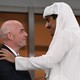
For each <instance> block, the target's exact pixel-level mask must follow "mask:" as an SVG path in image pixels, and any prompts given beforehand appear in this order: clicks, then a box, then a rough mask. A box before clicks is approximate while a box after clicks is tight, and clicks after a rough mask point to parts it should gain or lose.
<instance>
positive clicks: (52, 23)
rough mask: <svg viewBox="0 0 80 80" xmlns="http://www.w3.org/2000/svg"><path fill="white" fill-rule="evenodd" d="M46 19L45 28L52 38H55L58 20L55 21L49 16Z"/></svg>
mask: <svg viewBox="0 0 80 80" xmlns="http://www.w3.org/2000/svg"><path fill="white" fill-rule="evenodd" d="M45 19H46V25H45V27H46V28H47V29H49V30H50V33H51V36H53V35H54V31H55V28H56V20H54V19H53V17H52V16H47V17H46V18H45Z"/></svg>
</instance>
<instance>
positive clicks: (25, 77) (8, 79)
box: [0, 45, 31, 80]
mask: <svg viewBox="0 0 80 80" xmlns="http://www.w3.org/2000/svg"><path fill="white" fill-rule="evenodd" d="M1 48H5V49H7V50H9V51H10V52H12V51H11V50H10V49H9V48H8V47H6V46H5V45H2V47H1ZM12 54H13V53H12ZM0 80H31V77H30V74H29V72H28V71H16V70H15V64H14V63H11V62H8V61H6V60H0Z"/></svg>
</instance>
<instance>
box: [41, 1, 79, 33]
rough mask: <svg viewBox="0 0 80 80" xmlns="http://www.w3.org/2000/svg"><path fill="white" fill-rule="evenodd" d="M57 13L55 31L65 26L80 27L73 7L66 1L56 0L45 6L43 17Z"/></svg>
mask: <svg viewBox="0 0 80 80" xmlns="http://www.w3.org/2000/svg"><path fill="white" fill-rule="evenodd" d="M52 14H57V15H58V17H57V20H56V30H55V33H57V32H58V31H61V30H63V29H65V28H68V29H69V28H72V29H74V28H75V29H79V24H78V22H77V20H76V18H75V15H74V13H73V11H72V9H71V7H70V6H69V5H68V4H66V3H64V2H56V3H53V4H52V5H51V6H48V7H46V8H45V10H44V13H43V18H45V17H46V16H49V15H52Z"/></svg>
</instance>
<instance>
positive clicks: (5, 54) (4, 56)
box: [0, 49, 15, 63]
mask: <svg viewBox="0 0 80 80" xmlns="http://www.w3.org/2000/svg"><path fill="white" fill-rule="evenodd" d="M0 60H7V61H9V62H12V63H14V62H15V56H14V55H13V54H12V53H10V52H9V51H8V50H6V49H2V50H0Z"/></svg>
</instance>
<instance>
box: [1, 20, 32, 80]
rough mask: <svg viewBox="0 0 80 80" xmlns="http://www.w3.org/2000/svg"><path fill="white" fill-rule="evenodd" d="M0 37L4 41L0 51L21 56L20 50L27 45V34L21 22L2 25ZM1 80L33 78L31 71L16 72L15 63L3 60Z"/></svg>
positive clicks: (11, 21)
mask: <svg viewBox="0 0 80 80" xmlns="http://www.w3.org/2000/svg"><path fill="white" fill-rule="evenodd" d="M0 37H1V39H2V40H3V45H2V46H1V48H0V49H6V50H8V51H9V52H11V53H12V54H14V56H15V57H16V56H19V50H20V48H22V47H23V46H25V44H26V37H27V33H26V32H25V30H24V27H23V25H22V24H21V23H20V22H19V21H16V20H9V21H6V22H4V23H3V24H2V26H1V29H0ZM1 54H4V53H1ZM0 80H31V76H30V74H29V71H16V70H15V64H14V63H11V62H8V61H7V60H1V61H0Z"/></svg>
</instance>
